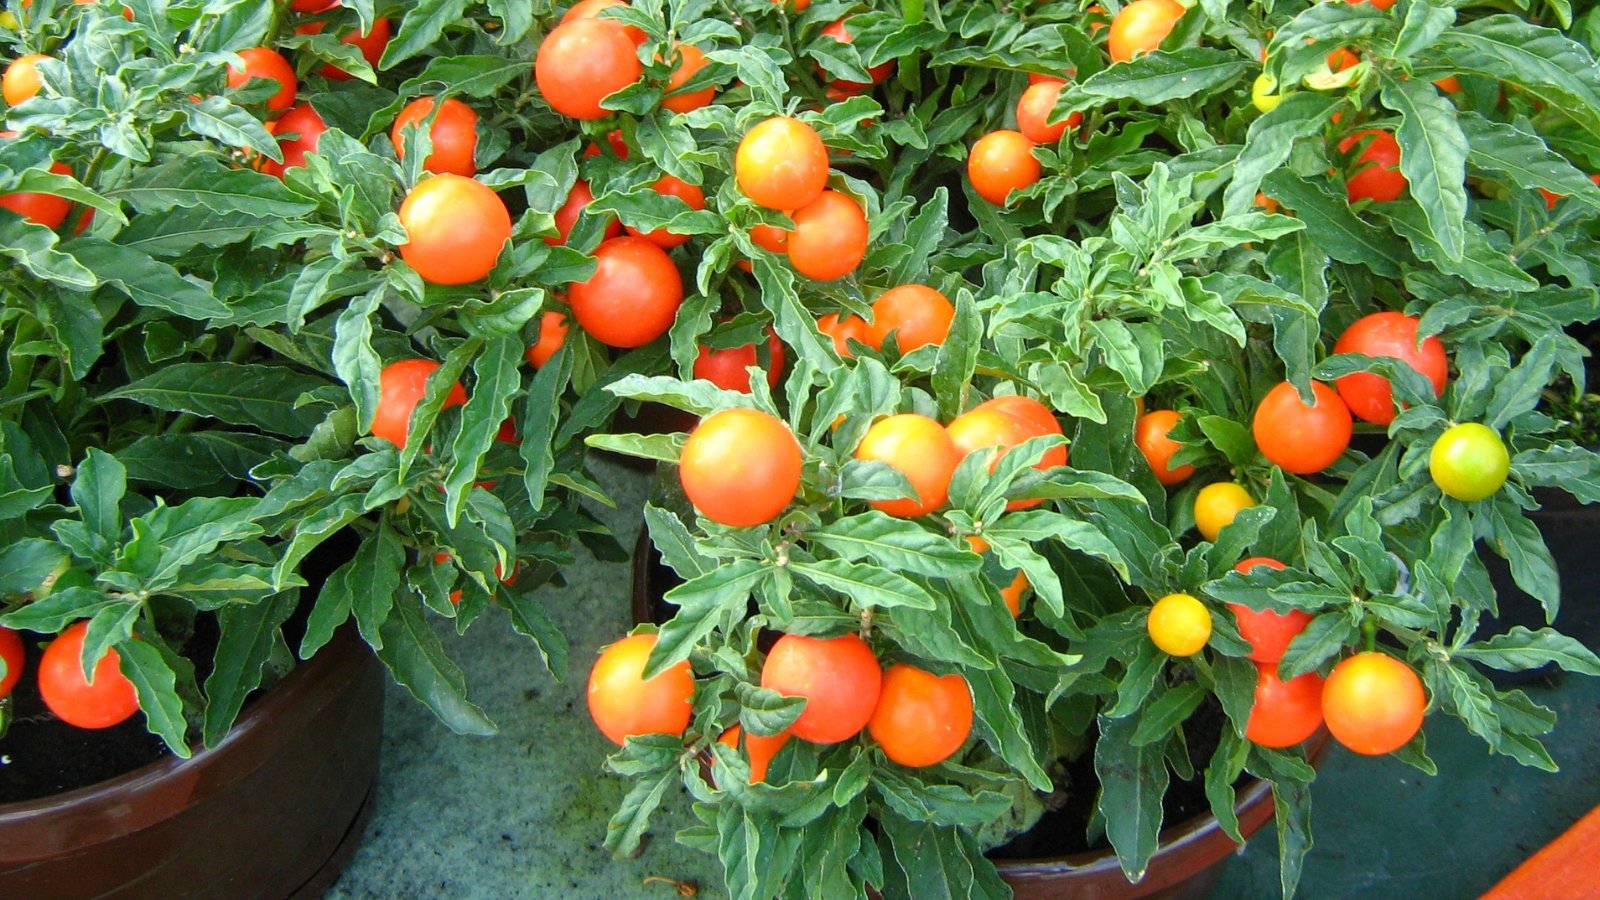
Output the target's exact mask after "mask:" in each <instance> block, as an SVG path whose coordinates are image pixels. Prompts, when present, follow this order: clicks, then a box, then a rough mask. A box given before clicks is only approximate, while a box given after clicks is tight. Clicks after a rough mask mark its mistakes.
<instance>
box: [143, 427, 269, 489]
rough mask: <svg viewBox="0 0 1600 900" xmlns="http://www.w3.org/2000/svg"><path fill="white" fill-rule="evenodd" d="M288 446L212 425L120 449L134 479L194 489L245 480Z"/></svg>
mask: <svg viewBox="0 0 1600 900" xmlns="http://www.w3.org/2000/svg"><path fill="white" fill-rule="evenodd" d="M286 449H288V445H287V444H285V443H284V442H283V441H280V440H278V439H277V438H272V437H267V436H266V435H261V434H254V433H251V432H244V431H223V430H208V431H200V432H190V433H186V434H152V435H146V436H145V437H142V438H139V439H138V440H135V441H134V442H133V443H131V444H128V445H127V446H125V447H123V448H122V449H121V450H118V451H117V454H116V457H117V461H118V462H120V463H122V465H123V466H124V467H126V470H127V475H128V478H129V480H131V481H144V482H149V483H151V484H157V485H161V486H163V487H168V488H176V489H179V490H195V489H199V488H204V487H209V486H211V485H215V484H217V483H219V482H222V481H244V480H246V479H247V478H249V477H250V470H251V469H253V468H255V467H256V466H257V465H260V464H261V463H263V462H265V461H266V460H267V458H268V457H270V456H272V455H273V454H274V453H278V452H281V451H283V450H286Z"/></svg>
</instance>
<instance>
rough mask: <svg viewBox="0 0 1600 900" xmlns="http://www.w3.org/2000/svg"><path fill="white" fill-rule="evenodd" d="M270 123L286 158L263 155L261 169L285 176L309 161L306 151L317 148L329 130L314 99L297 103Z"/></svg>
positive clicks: (268, 172)
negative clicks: (281, 159) (310, 101)
mask: <svg viewBox="0 0 1600 900" xmlns="http://www.w3.org/2000/svg"><path fill="white" fill-rule="evenodd" d="M268 127H269V130H271V132H272V133H273V135H274V136H276V137H277V138H278V149H279V150H280V151H281V152H282V154H283V162H281V163H276V162H273V161H272V160H270V159H263V160H262V161H261V171H263V172H265V173H267V174H268V175H276V176H278V177H279V178H282V177H283V173H284V172H285V171H287V170H289V169H293V168H295V167H296V166H303V165H305V164H306V155H307V154H310V153H315V152H317V143H318V142H319V141H321V140H322V134H323V132H325V131H327V130H328V126H327V124H326V123H325V122H323V121H322V115H321V114H320V113H318V112H317V111H316V109H314V108H313V107H312V106H311V104H310V103H297V104H295V105H294V106H292V107H290V108H289V111H288V112H286V113H284V114H283V115H282V116H280V117H278V120H277V121H275V122H269V123H268Z"/></svg>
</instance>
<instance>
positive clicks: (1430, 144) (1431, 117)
mask: <svg viewBox="0 0 1600 900" xmlns="http://www.w3.org/2000/svg"><path fill="white" fill-rule="evenodd" d="M1382 95H1383V102H1384V105H1386V106H1388V107H1389V108H1390V109H1393V110H1395V111H1396V112H1398V113H1400V127H1399V128H1397V129H1396V130H1395V138H1396V139H1397V140H1398V141H1399V142H1400V172H1401V174H1403V175H1405V176H1406V182H1407V184H1408V185H1409V189H1410V194H1411V199H1413V200H1415V201H1416V203H1417V205H1418V206H1420V207H1421V208H1422V212H1423V214H1424V215H1425V216H1427V218H1428V224H1429V226H1431V227H1432V229H1433V236H1434V239H1435V240H1436V241H1437V242H1438V243H1439V246H1440V247H1441V248H1443V250H1444V253H1445V256H1446V257H1447V258H1449V259H1452V260H1456V259H1460V258H1461V256H1462V254H1463V253H1465V252H1466V235H1465V225H1464V222H1465V220H1466V215H1467V185H1466V180H1467V139H1466V136H1465V135H1463V134H1462V133H1461V127H1460V126H1459V125H1457V124H1456V108H1455V106H1454V105H1452V104H1451V102H1450V101H1449V100H1447V99H1445V96H1444V94H1443V93H1442V92H1440V91H1439V90H1438V89H1437V88H1435V87H1434V86H1433V85H1432V84H1428V83H1426V82H1424V81H1423V80H1422V79H1420V78H1412V79H1406V80H1404V81H1401V80H1399V79H1388V78H1386V79H1385V80H1384V83H1383V92H1382Z"/></svg>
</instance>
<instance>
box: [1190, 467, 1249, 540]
mask: <svg viewBox="0 0 1600 900" xmlns="http://www.w3.org/2000/svg"><path fill="white" fill-rule="evenodd" d="M1255 505H1256V499H1255V498H1254V497H1252V496H1250V492H1249V491H1247V490H1245V488H1244V486H1243V485H1240V484H1235V483H1233V482H1231V481H1219V482H1217V483H1215V484H1208V485H1206V486H1205V487H1203V488H1201V489H1200V493H1198V494H1195V497H1194V527H1195V529H1196V530H1198V531H1199V532H1200V536H1201V537H1203V538H1205V539H1206V540H1208V541H1215V540H1216V539H1217V535H1219V534H1221V533H1222V529H1224V528H1226V527H1228V526H1229V525H1232V524H1233V520H1234V517H1236V516H1238V515H1239V512H1240V511H1241V510H1245V509H1249V508H1250V507H1252V506H1255Z"/></svg>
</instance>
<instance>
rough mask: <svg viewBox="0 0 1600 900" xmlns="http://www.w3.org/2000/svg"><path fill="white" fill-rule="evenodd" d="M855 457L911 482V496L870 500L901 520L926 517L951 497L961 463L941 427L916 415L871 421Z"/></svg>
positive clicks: (878, 507)
mask: <svg viewBox="0 0 1600 900" xmlns="http://www.w3.org/2000/svg"><path fill="white" fill-rule="evenodd" d="M855 457H856V459H859V460H868V461H871V460H875V461H878V462H882V463H887V464H888V465H890V466H892V467H894V468H895V469H898V470H899V471H900V473H901V474H902V475H905V476H906V480H907V481H909V482H911V489H912V491H913V492H914V493H915V496H914V497H906V498H901V499H898V500H873V501H871V502H872V506H873V507H874V508H876V509H878V510H879V511H881V512H885V513H888V514H889V515H891V516H895V517H897V518H901V519H910V518H915V517H917V516H925V515H927V514H928V513H930V512H933V511H934V510H936V509H938V508H939V507H941V506H943V505H944V503H945V501H946V500H947V499H949V497H950V476H951V475H953V474H955V471H956V465H957V464H959V463H960V462H961V453H960V451H959V450H957V449H956V446H955V444H954V443H953V442H952V441H951V440H950V435H949V433H948V432H946V431H945V428H944V426H943V425H940V424H939V423H938V422H935V421H934V420H932V419H930V418H928V417H927V416H920V415H917V414H915V413H904V414H901V415H897V416H889V417H888V418H884V419H879V420H878V421H876V422H874V423H873V424H872V427H871V428H868V429H867V433H866V435H865V436H864V437H862V439H861V444H860V445H859V446H857V447H856V452H855Z"/></svg>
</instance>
